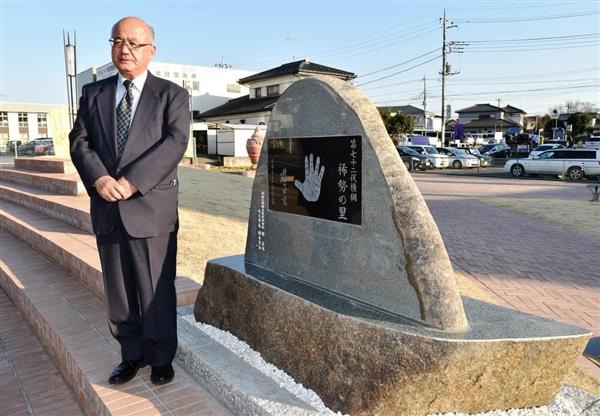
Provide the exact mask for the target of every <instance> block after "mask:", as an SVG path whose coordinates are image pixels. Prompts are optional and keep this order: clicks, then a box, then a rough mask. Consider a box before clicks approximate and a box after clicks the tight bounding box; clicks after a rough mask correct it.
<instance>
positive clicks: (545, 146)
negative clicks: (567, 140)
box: [527, 143, 564, 159]
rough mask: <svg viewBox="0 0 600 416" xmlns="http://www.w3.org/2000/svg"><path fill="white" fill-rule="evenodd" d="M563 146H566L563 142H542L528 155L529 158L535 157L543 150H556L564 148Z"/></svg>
mask: <svg viewBox="0 0 600 416" xmlns="http://www.w3.org/2000/svg"><path fill="white" fill-rule="evenodd" d="M562 148H564V146H563V145H562V144H558V143H550V144H542V145H540V146H538V147H536V148H535V149H533V150H532V151H531V152H530V153H529V156H527V157H528V158H529V159H533V158H534V157H535V156H539V155H540V154H541V153H542V152H545V151H546V150H554V149H562Z"/></svg>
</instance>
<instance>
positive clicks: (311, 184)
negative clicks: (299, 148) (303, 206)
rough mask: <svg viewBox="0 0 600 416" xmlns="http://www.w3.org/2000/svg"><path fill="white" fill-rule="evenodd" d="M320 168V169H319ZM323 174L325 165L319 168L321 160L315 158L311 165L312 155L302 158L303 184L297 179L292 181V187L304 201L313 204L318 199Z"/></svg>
mask: <svg viewBox="0 0 600 416" xmlns="http://www.w3.org/2000/svg"><path fill="white" fill-rule="evenodd" d="M319 167H320V169H319ZM324 174H325V165H323V166H321V158H320V157H319V156H317V161H316V163H314V164H313V154H312V153H311V154H310V157H309V156H304V183H302V182H300V181H299V180H298V179H296V180H295V181H294V185H295V186H296V188H298V190H299V191H300V192H302V195H303V196H304V199H306V200H307V201H310V202H315V201H316V200H317V199H319V194H320V193H321V181H322V180H323V175H324Z"/></svg>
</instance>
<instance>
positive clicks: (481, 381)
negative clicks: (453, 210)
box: [194, 256, 591, 416]
mask: <svg viewBox="0 0 600 416" xmlns="http://www.w3.org/2000/svg"><path fill="white" fill-rule="evenodd" d="M463 303H464V306H465V313H466V315H467V318H468V321H469V325H470V326H469V329H468V330H467V331H464V332H451V331H441V330H437V329H435V328H433V327H429V326H426V325H422V324H419V323H416V322H414V321H409V320H406V321H405V320H402V319H401V318H398V317H393V316H388V315H382V314H381V313H380V312H378V311H377V310H371V309H368V308H365V307H364V306H362V305H361V304H359V303H354V302H352V301H349V300H347V299H344V298H341V297H339V296H336V295H333V294H331V293H328V292H318V291H315V289H314V287H312V286H308V285H306V284H304V283H302V282H300V281H298V280H296V279H290V278H287V277H285V276H281V275H275V274H273V273H270V272H267V271H264V270H259V269H257V268H254V267H251V266H246V265H245V263H244V261H243V257H242V256H233V257H227V258H222V259H218V260H213V261H211V262H209V263H208V264H207V268H206V276H205V281H204V286H203V287H202V289H201V290H200V292H199V294H198V299H197V301H196V305H195V310H194V315H195V317H196V319H197V320H198V321H201V322H204V323H207V324H209V325H213V326H215V327H218V328H221V329H223V330H226V331H229V332H231V333H232V334H234V335H235V336H237V337H238V338H240V339H242V340H244V341H245V342H247V343H248V344H249V345H250V347H251V348H253V349H255V350H257V351H259V352H260V353H261V354H262V356H263V357H264V359H265V360H266V361H268V362H270V363H272V364H274V365H276V366H277V367H279V368H281V369H282V370H284V371H286V372H287V373H288V374H289V375H291V376H292V377H294V379H295V380H296V381H297V382H299V383H302V384H303V385H304V386H306V387H307V388H310V389H312V390H314V391H315V392H316V393H317V394H319V396H320V397H321V399H322V400H323V402H324V403H325V404H326V405H327V406H328V407H329V408H330V409H332V410H334V411H340V412H343V413H348V414H352V415H365V416H366V415H374V414H378V415H419V414H423V415H424V414H429V413H445V412H457V413H458V412H462V413H477V412H486V411H491V410H496V409H511V408H527V407H537V406H543V405H545V404H548V403H549V402H551V401H552V400H553V399H554V397H555V396H556V394H557V393H558V392H559V391H560V388H561V384H562V380H563V379H564V377H565V375H566V374H567V373H568V371H569V370H570V369H571V368H572V366H573V365H574V362H575V360H576V359H577V357H578V356H579V355H580V354H581V351H582V350H583V348H584V347H585V344H586V342H587V340H588V339H589V337H590V336H591V334H590V333H589V331H587V330H584V329H581V328H578V327H574V326H570V325H565V324H561V323H558V322H555V321H550V320H547V319H543V318H539V317H536V316H533V315H528V314H523V313H520V312H516V311H514V310H511V309H506V308H502V307H499V306H496V305H492V304H487V303H484V302H480V301H477V300H474V299H470V298H463Z"/></svg>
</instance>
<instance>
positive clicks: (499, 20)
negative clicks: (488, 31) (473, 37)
mask: <svg viewBox="0 0 600 416" xmlns="http://www.w3.org/2000/svg"><path fill="white" fill-rule="evenodd" d="M599 13H600V12H598V11H591V12H582V13H572V14H559V15H549V16H529V17H511V18H505V17H499V18H492V19H471V18H466V19H456V21H457V22H461V23H505V22H529V21H538V20H555V19H571V18H574V17H582V16H590V15H595V14H599Z"/></svg>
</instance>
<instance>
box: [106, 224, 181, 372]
mask: <svg viewBox="0 0 600 416" xmlns="http://www.w3.org/2000/svg"><path fill="white" fill-rule="evenodd" d="M96 241H97V244H98V251H99V253H100V262H101V264H102V276H103V278H104V289H105V293H106V303H107V305H108V321H109V326H110V330H111V333H112V334H113V336H114V337H115V338H116V339H117V340H118V341H119V343H120V344H121V356H122V358H123V359H124V360H140V359H143V360H144V361H145V363H146V364H149V365H151V366H162V365H167V364H171V362H172V361H173V358H174V357H175V352H176V350H177V299H176V293H175V271H176V257H177V229H176V230H175V231H173V232H171V233H168V234H164V235H159V236H156V237H150V238H133V237H131V236H130V235H128V234H127V232H126V230H125V228H124V227H123V224H122V222H121V219H120V218H118V219H117V221H116V224H115V227H114V228H113V230H112V231H111V232H110V233H109V234H107V235H97V236H96Z"/></svg>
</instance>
